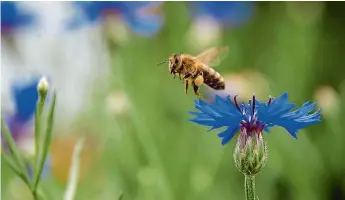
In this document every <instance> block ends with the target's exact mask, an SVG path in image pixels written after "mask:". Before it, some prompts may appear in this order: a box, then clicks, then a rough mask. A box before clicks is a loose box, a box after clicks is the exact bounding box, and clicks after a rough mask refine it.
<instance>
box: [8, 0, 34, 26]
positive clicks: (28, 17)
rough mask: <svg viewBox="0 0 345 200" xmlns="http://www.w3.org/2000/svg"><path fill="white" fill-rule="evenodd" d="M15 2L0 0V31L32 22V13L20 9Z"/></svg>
mask: <svg viewBox="0 0 345 200" xmlns="http://www.w3.org/2000/svg"><path fill="white" fill-rule="evenodd" d="M17 4H18V3H16V2H11V1H2V2H1V32H4V31H10V30H13V29H15V28H17V27H23V26H26V25H29V24H31V23H32V22H33V19H34V15H33V14H31V13H25V12H24V11H22V10H20V9H19V8H18V5H17Z"/></svg>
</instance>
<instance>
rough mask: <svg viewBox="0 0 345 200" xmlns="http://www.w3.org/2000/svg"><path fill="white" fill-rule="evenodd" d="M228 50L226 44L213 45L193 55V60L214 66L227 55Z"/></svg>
mask: <svg viewBox="0 0 345 200" xmlns="http://www.w3.org/2000/svg"><path fill="white" fill-rule="evenodd" d="M228 52H229V47H228V46H221V47H213V48H210V49H207V50H205V51H204V52H202V53H200V54H199V55H197V56H196V57H195V60H196V61H198V62H201V63H204V64H206V65H209V66H212V67H215V66H217V65H219V64H220V62H221V61H223V60H224V58H225V57H226V56H227V54H228Z"/></svg>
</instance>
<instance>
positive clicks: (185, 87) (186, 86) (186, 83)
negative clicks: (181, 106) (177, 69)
mask: <svg viewBox="0 0 345 200" xmlns="http://www.w3.org/2000/svg"><path fill="white" fill-rule="evenodd" d="M188 84H189V83H188V80H185V81H184V91H185V93H186V94H187V91H188Z"/></svg>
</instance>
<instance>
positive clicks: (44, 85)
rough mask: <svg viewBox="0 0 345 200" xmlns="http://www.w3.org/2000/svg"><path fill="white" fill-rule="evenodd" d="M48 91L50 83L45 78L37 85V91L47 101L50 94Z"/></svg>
mask: <svg viewBox="0 0 345 200" xmlns="http://www.w3.org/2000/svg"><path fill="white" fill-rule="evenodd" d="M48 89H49V83H48V81H47V78H46V77H44V76H43V77H42V78H41V80H40V81H39V82H38V85H37V91H38V94H39V96H40V97H41V98H43V99H45V97H46V96H47V93H48Z"/></svg>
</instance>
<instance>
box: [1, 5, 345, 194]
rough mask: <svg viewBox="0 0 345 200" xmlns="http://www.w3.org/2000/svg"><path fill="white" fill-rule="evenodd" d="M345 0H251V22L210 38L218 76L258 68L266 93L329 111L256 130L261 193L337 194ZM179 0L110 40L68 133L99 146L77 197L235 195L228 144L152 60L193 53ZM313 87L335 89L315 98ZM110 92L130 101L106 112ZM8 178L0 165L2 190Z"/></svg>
mask: <svg viewBox="0 0 345 200" xmlns="http://www.w3.org/2000/svg"><path fill="white" fill-rule="evenodd" d="M344 8H345V4H344V3H343V2H327V3H325V2H318V3H307V2H304V3H302V2H274V3H273V2H272V3H269V2H265V3H258V4H257V5H256V12H255V15H254V16H253V18H252V20H251V21H249V22H248V23H246V24H244V25H243V26H241V27H236V28H235V29H231V28H227V29H225V30H224V31H223V33H222V36H221V38H220V41H222V42H221V43H222V44H226V45H229V47H230V49H231V51H230V54H229V56H228V57H227V58H226V59H225V61H223V62H222V64H221V65H220V66H218V67H217V69H218V70H219V72H220V73H221V74H229V73H239V72H242V71H245V70H252V71H258V72H260V73H262V74H264V75H265V76H267V79H268V81H269V84H270V89H271V90H270V93H271V95H273V96H277V95H280V94H281V93H282V92H285V91H287V92H288V93H289V97H290V101H292V102H295V103H296V104H297V105H301V103H303V102H304V101H306V100H308V99H310V100H315V98H317V97H319V98H318V99H316V100H317V101H318V103H319V105H318V106H320V107H322V108H323V112H324V113H327V114H324V116H323V122H322V123H320V124H318V125H315V126H313V127H310V128H307V129H305V130H303V131H301V132H300V133H299V134H298V138H299V139H298V140H295V139H293V138H292V137H290V136H289V134H288V133H286V132H285V130H282V129H278V128H276V129H272V133H271V134H269V135H268V134H265V135H264V137H265V139H266V140H267V143H268V163H267V166H266V168H265V169H264V170H263V171H262V172H261V173H260V174H259V175H258V176H257V179H256V187H257V192H256V193H257V195H258V196H259V197H260V199H265V200H270V199H272V200H274V199H279V200H297V199H303V200H306V199H315V200H317V199H320V200H321V199H345V162H344V155H343V153H345V146H344V142H345V134H344V131H343V130H344V129H345V125H344V119H343V118H342V117H343V116H342V113H344V111H345V106H344V104H343V103H345V67H344V65H345V61H344V58H343V56H344V54H345V52H344V51H345V50H344V45H345V37H344V35H345V26H344V25H345V14H344V12H343V9H344ZM188 9H189V7H187V3H183V2H166V3H164V12H163V13H164V17H165V26H164V28H163V30H162V31H161V32H160V33H159V34H158V35H156V36H154V37H152V38H142V37H140V36H137V35H135V34H132V35H131V36H130V37H131V39H130V41H128V42H127V43H126V44H125V45H114V44H112V42H111V40H109V41H110V42H109V50H110V52H111V58H112V61H113V62H112V63H113V65H112V69H111V74H109V77H107V78H108V79H109V87H108V88H97V89H96V90H95V92H94V93H95V94H94V100H93V103H92V104H91V105H90V107H92V111H91V112H86V113H83V116H82V117H81V118H80V119H79V121H77V122H76V123H75V126H76V127H79V130H78V134H86V132H91V134H89V133H88V135H92V137H97V143H98V147H97V145H90V146H89V147H88V148H91V149H94V151H98V149H101V150H102V151H101V152H102V153H100V154H97V155H98V156H94V155H93V154H92V156H90V157H87V156H86V157H85V159H92V161H91V163H93V166H92V168H90V166H89V164H88V166H87V168H88V173H87V172H85V173H87V174H88V175H87V176H84V175H83V177H82V181H81V182H80V184H79V186H78V191H77V199H83V200H84V199H116V198H117V197H118V196H119V195H120V194H121V193H123V194H124V196H123V200H132V199H138V200H139V199H140V200H142V199H149V200H154V199H157V200H161V199H164V200H173V199H188V200H193V199H198V200H202V199H205V200H206V199H217V200H222V199H224V200H225V199H244V192H243V186H244V178H243V176H242V174H240V173H239V172H238V171H237V169H236V168H235V165H234V162H233V157H232V151H233V148H234V142H230V144H229V145H227V146H221V145H220V139H219V138H217V136H216V134H215V133H213V132H211V133H208V134H206V129H204V128H201V127H198V126H196V125H194V124H192V123H189V122H188V121H187V119H189V117H190V116H189V115H188V113H187V111H190V110H191V109H192V108H193V107H192V104H193V99H194V98H195V97H194V96H193V95H192V93H191V92H190V93H189V95H185V94H184V91H183V84H182V82H180V81H178V80H177V79H175V80H174V79H173V78H172V77H171V76H170V75H169V73H168V69H167V68H168V66H166V67H156V63H158V62H159V61H162V60H164V59H166V58H167V57H168V56H169V55H170V54H171V53H173V52H185V53H192V54H195V53H198V52H195V50H192V48H190V47H189V46H188V43H186V40H185V38H186V33H187V31H188V30H189V27H190V25H191V23H192V19H191V18H190V15H189V14H190V13H189V11H188ZM177 13H178V14H177ZM248 81H250V80H248ZM323 85H327V86H330V87H331V88H334V92H333V93H327V92H326V93H321V95H318V96H315V95H316V92H317V91H318V89H319V88H320V87H321V86H323ZM93 89H95V88H93ZM113 91H120V92H123V93H125V94H126V95H127V96H128V102H127V103H128V104H129V105H130V106H129V109H128V110H126V111H124V112H122V113H117V114H111V113H110V114H109V112H106V105H107V102H106V98H107V96H108V94H110V93H112V92H113ZM250 92H257V93H259V92H260V91H250ZM320 98H326V100H324V101H322V100H320ZM263 100H264V99H263ZM126 101H127V100H126ZM329 101H331V102H329ZM321 102H326V103H323V104H321ZM327 103H328V104H327ZM329 109H331V112H329ZM57 112H59V111H58V110H57ZM80 127H82V128H80ZM90 129H92V130H91V131H90ZM57 132H58V131H57ZM64 135H68V134H66V133H65V134H64ZM73 135H74V134H73ZM53 145H54V144H53ZM68 149H69V147H68V148H67V149H65V150H66V151H68ZM71 149H72V148H71ZM66 151H64V154H65V155H66V157H67V154H68V153H67V152H66ZM70 151H72V150H70ZM55 152H59V151H55ZM87 152H88V151H87ZM70 153H72V152H70ZM53 156H54V155H53ZM66 163H69V162H66ZM66 165H67V164H66ZM55 168H56V169H54V168H53V171H54V170H57V169H59V170H62V169H64V168H66V169H65V170H68V166H65V165H64V166H61V165H59V166H55ZM57 174H66V173H62V172H59V173H57ZM11 177H12V175H11V172H9V171H8V169H7V167H6V166H2V178H1V179H2V181H3V184H2V189H3V191H6V188H9V187H10V186H9V184H5V183H8V181H10V178H11ZM61 180H62V181H61ZM63 180H64V178H61V177H60V178H54V177H53V178H52V180H51V181H46V187H45V191H46V193H48V194H49V197H50V199H52V200H54V199H61V197H62V195H63V190H64V187H65V182H64V181H63ZM18 187H19V186H18ZM4 189H5V190H4ZM3 195H7V196H6V197H5V196H3ZM8 195H9V194H8V193H6V192H2V196H3V197H4V199H12V198H9V196H8Z"/></svg>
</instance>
